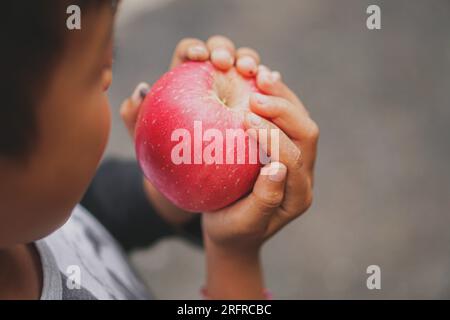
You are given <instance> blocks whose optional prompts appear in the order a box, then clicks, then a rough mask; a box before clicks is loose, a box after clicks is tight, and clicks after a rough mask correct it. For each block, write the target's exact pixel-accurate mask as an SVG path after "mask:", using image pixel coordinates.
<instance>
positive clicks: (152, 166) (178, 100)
mask: <svg viewBox="0 0 450 320" xmlns="http://www.w3.org/2000/svg"><path fill="white" fill-rule="evenodd" d="M221 92H223V93H222V94H221ZM251 92H258V89H257V88H256V85H255V81H254V79H252V78H243V77H242V76H240V75H239V74H238V73H237V72H236V70H235V69H234V68H233V69H231V70H230V71H228V72H222V71H219V70H217V69H216V68H214V66H213V65H212V64H211V63H210V62H185V63H183V64H181V65H180V66H178V67H176V68H174V69H172V70H171V71H169V72H168V73H166V74H164V75H163V76H162V77H161V78H160V79H159V80H158V81H157V82H156V83H155V84H154V85H153V86H152V88H151V90H150V92H149V93H148V94H147V96H146V98H145V99H144V101H143V103H142V106H141V110H140V113H139V116H138V120H137V124H136V131H135V147H136V155H137V159H138V162H139V164H140V166H141V169H142V171H143V172H144V175H145V176H146V178H147V179H148V180H149V181H150V182H151V183H152V184H153V185H154V186H155V187H156V188H157V189H158V190H159V191H160V192H161V193H162V194H163V195H164V196H165V197H166V198H168V199H169V200H170V201H171V202H172V203H174V204H175V205H176V206H178V207H180V208H182V209H184V210H187V211H191V212H211V211H215V210H218V209H221V208H223V207H226V206H228V205H230V204H231V203H233V202H235V201H236V200H238V199H239V198H241V197H243V196H244V195H246V194H248V193H249V192H250V191H251V189H252V188H253V185H254V183H255V181H256V178H257V177H258V174H259V171H260V168H261V164H260V163H259V162H258V163H249V155H248V139H249V137H248V136H247V134H246V154H245V163H244V164H242V163H241V164H237V163H236V162H237V161H234V163H226V161H224V162H223V163H222V164H216V163H213V164H207V163H205V162H204V161H202V163H201V164H193V162H192V164H186V163H182V164H175V163H173V161H172V159H171V152H172V149H173V147H174V146H175V145H176V144H178V141H171V134H172V132H173V131H174V130H175V129H179V128H185V129H187V130H188V131H189V133H190V135H191V138H192V147H191V149H192V157H191V158H192V159H194V155H193V154H194V152H195V151H194V147H193V146H194V144H193V139H194V121H201V122H202V128H203V133H204V132H205V131H206V130H207V129H210V128H214V129H217V130H219V131H220V132H221V133H222V135H223V137H224V147H223V154H224V155H225V154H226V153H227V152H231V153H233V154H234V155H235V156H236V153H237V150H236V146H233V145H231V146H230V145H228V146H227V145H226V143H225V135H226V133H225V130H226V129H239V128H240V129H243V130H245V129H244V126H243V120H244V112H245V110H248V109H249V106H248V97H249V95H250V93H251ZM220 95H227V96H228V98H229V100H230V106H229V107H228V106H226V105H224V104H223V103H222V102H221V100H220V98H219V97H220ZM209 143H210V142H204V141H203V142H202V148H205V147H206V146H207V145H208V144H209ZM230 148H232V149H230ZM202 154H203V153H202ZM235 159H237V158H235Z"/></svg>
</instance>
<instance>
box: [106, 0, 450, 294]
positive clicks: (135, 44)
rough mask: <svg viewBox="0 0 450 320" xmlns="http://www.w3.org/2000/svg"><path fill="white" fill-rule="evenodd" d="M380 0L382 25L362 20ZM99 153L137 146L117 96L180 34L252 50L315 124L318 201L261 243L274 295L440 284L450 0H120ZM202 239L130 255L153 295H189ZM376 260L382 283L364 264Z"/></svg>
mask: <svg viewBox="0 0 450 320" xmlns="http://www.w3.org/2000/svg"><path fill="white" fill-rule="evenodd" d="M369 4H378V5H379V6H380V7H381V10H382V29H381V30H379V31H369V30H368V29H367V28H366V24H365V22H366V17H367V14H366V8H367V6H368V5H369ZM122 10H123V11H122V13H121V17H120V19H119V24H118V28H117V49H118V51H117V52H118V55H117V60H116V65H115V79H114V81H115V82H114V84H113V86H112V88H111V95H110V96H111V101H112V105H113V106H114V110H113V111H114V120H113V131H112V135H111V140H110V144H109V146H108V155H114V156H123V157H133V148H132V144H131V143H130V141H129V139H128V136H127V134H126V132H125V129H124V128H123V127H122V125H121V123H120V120H119V116H118V106H119V104H120V102H121V100H122V99H123V98H125V97H126V96H127V95H129V94H130V91H131V90H132V89H133V88H134V86H135V85H136V84H137V82H138V81H141V80H146V81H149V82H153V81H155V80H156V79H157V78H158V77H159V75H161V74H162V73H163V72H164V71H165V70H166V69H167V66H168V63H169V58H170V55H171V53H172V50H173V48H174V46H175V44H176V43H177V41H179V40H180V39H181V38H183V37H186V36H190V37H199V38H202V39H205V38H207V37H208V36H210V35H213V34H217V33H219V34H224V35H227V36H229V37H230V38H231V39H233V40H234V41H235V43H236V44H237V45H248V46H252V47H254V48H256V49H258V50H259V52H260V53H261V55H262V58H263V61H264V63H265V64H267V65H269V66H271V67H272V68H273V69H276V70H279V71H280V72H281V73H282V74H283V76H284V79H285V81H286V82H287V83H288V84H289V85H290V87H291V88H292V89H293V90H294V91H295V92H297V93H298V94H299V95H300V96H301V98H302V99H303V101H304V103H305V104H306V105H307V106H308V108H309V110H310V111H311V114H312V116H313V118H314V119H315V120H316V121H317V122H318V124H319V126H320V128H321V140H320V147H319V157H318V162H317V171H316V179H317V180H316V187H315V202H314V205H313V207H312V208H311V209H310V210H309V212H308V213H307V214H306V215H304V216H303V217H301V218H300V219H298V220H297V221H295V222H294V223H292V224H291V225H289V226H288V227H287V228H286V229H285V230H284V231H282V232H281V233H280V234H278V235H277V236H275V238H273V239H272V240H271V241H270V242H269V243H268V244H267V245H266V246H265V247H264V251H263V262H264V268H265V274H266V278H267V286H268V287H269V288H270V289H271V290H272V291H273V292H274V294H275V297H276V298H287V299H309V298H327V299H328V298H343V299H347V298H369V299H379V298H386V299H391V298H425V299H429V298H450V280H449V278H450V231H449V228H450V170H449V164H450V145H449V138H450V90H449V89H450V37H449V35H450V2H449V1H448V0H433V1H422V0H408V1H407V0H397V1H377V0H371V1H365V0H341V1H333V0H281V1H271V0H226V1H225V0H223V1H206V0H171V1H168V0H167V1H164V0H158V1H156V0H152V1H144V0H125V1H124V3H123V8H122ZM203 258H204V257H203V254H202V252H201V251H199V250H197V249H194V248H192V247H191V246H189V245H187V244H185V243H182V242H180V241H178V240H169V241H163V242H161V243H159V244H158V245H156V246H154V247H152V248H149V249H148V250H144V251H142V252H137V253H136V254H134V255H133V261H134V263H135V264H136V266H137V268H138V269H139V271H140V273H141V274H142V276H143V278H144V279H145V280H146V281H147V282H148V284H149V286H150V287H151V289H152V290H153V291H154V292H155V294H156V295H157V296H158V297H159V298H168V299H173V298H192V299H196V298H198V297H199V295H198V288H199V287H200V286H201V285H202V284H203V280H204V266H203ZM372 264H375V265H379V266H380V267H381V285H382V288H381V290H372V291H371V290H368V289H367V287H366V279H367V276H368V275H367V274H366V268H367V266H369V265H372Z"/></svg>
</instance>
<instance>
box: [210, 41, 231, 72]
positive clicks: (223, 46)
mask: <svg viewBox="0 0 450 320" xmlns="http://www.w3.org/2000/svg"><path fill="white" fill-rule="evenodd" d="M206 46H207V48H208V50H209V52H210V53H211V63H212V64H213V65H214V66H215V67H216V68H218V69H220V70H224V71H226V70H228V69H230V68H231V67H232V66H233V65H234V56H235V47H234V44H233V42H232V41H231V40H230V39H228V38H226V37H224V36H212V37H211V38H209V39H208V41H207V42H206Z"/></svg>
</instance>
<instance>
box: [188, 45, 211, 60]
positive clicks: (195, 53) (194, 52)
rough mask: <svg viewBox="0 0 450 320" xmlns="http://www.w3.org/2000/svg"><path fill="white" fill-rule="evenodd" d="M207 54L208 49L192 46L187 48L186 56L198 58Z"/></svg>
mask: <svg viewBox="0 0 450 320" xmlns="http://www.w3.org/2000/svg"><path fill="white" fill-rule="evenodd" d="M207 54H208V51H207V50H206V48H205V47H202V46H192V47H189V48H188V56H189V58H199V57H204V56H206V55H207Z"/></svg>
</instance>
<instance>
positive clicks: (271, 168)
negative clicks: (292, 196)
mask: <svg viewBox="0 0 450 320" xmlns="http://www.w3.org/2000/svg"><path fill="white" fill-rule="evenodd" d="M264 169H265V170H264ZM264 172H270V174H263V173H264ZM286 174H287V168H286V166H285V165H284V164H282V163H281V162H271V163H269V164H267V165H266V166H265V167H264V168H262V169H261V174H260V175H259V177H258V179H257V180H256V182H255V185H254V187H253V191H252V193H251V194H250V196H249V197H250V198H252V203H253V207H254V209H255V210H256V211H257V212H262V213H271V212H272V210H273V209H274V208H277V207H279V206H280V204H281V202H282V201H283V194H284V185H285V180H286Z"/></svg>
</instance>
